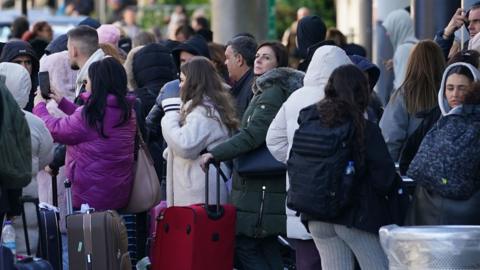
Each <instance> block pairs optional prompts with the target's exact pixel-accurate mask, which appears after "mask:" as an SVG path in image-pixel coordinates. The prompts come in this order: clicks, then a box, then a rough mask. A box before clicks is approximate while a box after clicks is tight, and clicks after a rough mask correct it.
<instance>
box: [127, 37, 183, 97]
mask: <svg viewBox="0 0 480 270" xmlns="http://www.w3.org/2000/svg"><path fill="white" fill-rule="evenodd" d="M132 71H133V76H134V78H135V82H136V84H137V87H149V86H158V90H160V88H161V87H162V86H163V85H164V84H165V83H167V82H169V81H171V80H174V79H175V78H176V66H175V64H174V62H173V58H172V55H171V54H170V51H169V50H168V48H167V47H165V46H162V45H160V44H156V43H152V44H148V45H146V46H145V47H143V48H142V49H140V50H139V51H137V53H136V54H135V55H134V57H133V63H132Z"/></svg>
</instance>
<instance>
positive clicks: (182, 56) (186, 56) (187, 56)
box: [180, 51, 195, 66]
mask: <svg viewBox="0 0 480 270" xmlns="http://www.w3.org/2000/svg"><path fill="white" fill-rule="evenodd" d="M194 56H195V55H193V54H191V53H189V52H186V51H181V52H180V66H181V65H183V64H184V63H185V62H187V61H188V60H190V59H192V57H194Z"/></svg>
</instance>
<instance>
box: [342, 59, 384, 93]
mask: <svg viewBox="0 0 480 270" xmlns="http://www.w3.org/2000/svg"><path fill="white" fill-rule="evenodd" d="M349 57H350V60H352V62H353V63H354V64H355V65H356V66H357V67H358V68H359V69H360V70H362V71H363V72H367V73H368V77H369V79H371V80H372V81H371V82H370V83H371V85H370V88H373V87H374V86H375V85H376V84H377V82H378V78H379V77H380V69H379V68H378V67H377V65H375V64H374V63H372V62H370V60H368V59H367V58H365V57H363V56H360V55H350V56H349Z"/></svg>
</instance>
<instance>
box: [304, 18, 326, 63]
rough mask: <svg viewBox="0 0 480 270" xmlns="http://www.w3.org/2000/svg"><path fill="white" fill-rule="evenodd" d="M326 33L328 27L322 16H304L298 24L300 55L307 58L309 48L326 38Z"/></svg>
mask: <svg viewBox="0 0 480 270" xmlns="http://www.w3.org/2000/svg"><path fill="white" fill-rule="evenodd" d="M326 33H327V27H326V26H325V23H324V22H323V20H322V19H321V18H320V17H318V16H306V17H303V18H302V19H301V20H300V21H299V22H298V26H297V43H298V53H299V54H300V56H301V57H302V58H306V57H307V53H308V48H309V47H310V46H312V45H313V44H316V43H318V42H321V41H323V40H325V35H326Z"/></svg>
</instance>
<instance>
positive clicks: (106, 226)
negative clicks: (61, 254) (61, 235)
mask: <svg viewBox="0 0 480 270" xmlns="http://www.w3.org/2000/svg"><path fill="white" fill-rule="evenodd" d="M70 187H71V183H70V181H69V180H68V179H67V180H66V181H65V192H66V194H67V196H66V199H67V208H68V209H67V212H69V213H71V212H72V208H71V205H72V200H71V189H70ZM67 234H68V261H69V269H70V270H77V269H79V270H80V269H81V270H84V269H89V270H118V269H120V270H131V269H132V266H131V262H130V256H129V254H128V239H127V230H126V228H125V225H124V224H123V222H122V218H121V217H120V216H119V215H118V214H117V212H115V211H111V210H108V211H103V212H95V211H94V210H93V209H90V210H88V211H87V212H85V213H82V212H75V213H71V214H69V215H68V216H67Z"/></svg>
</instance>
